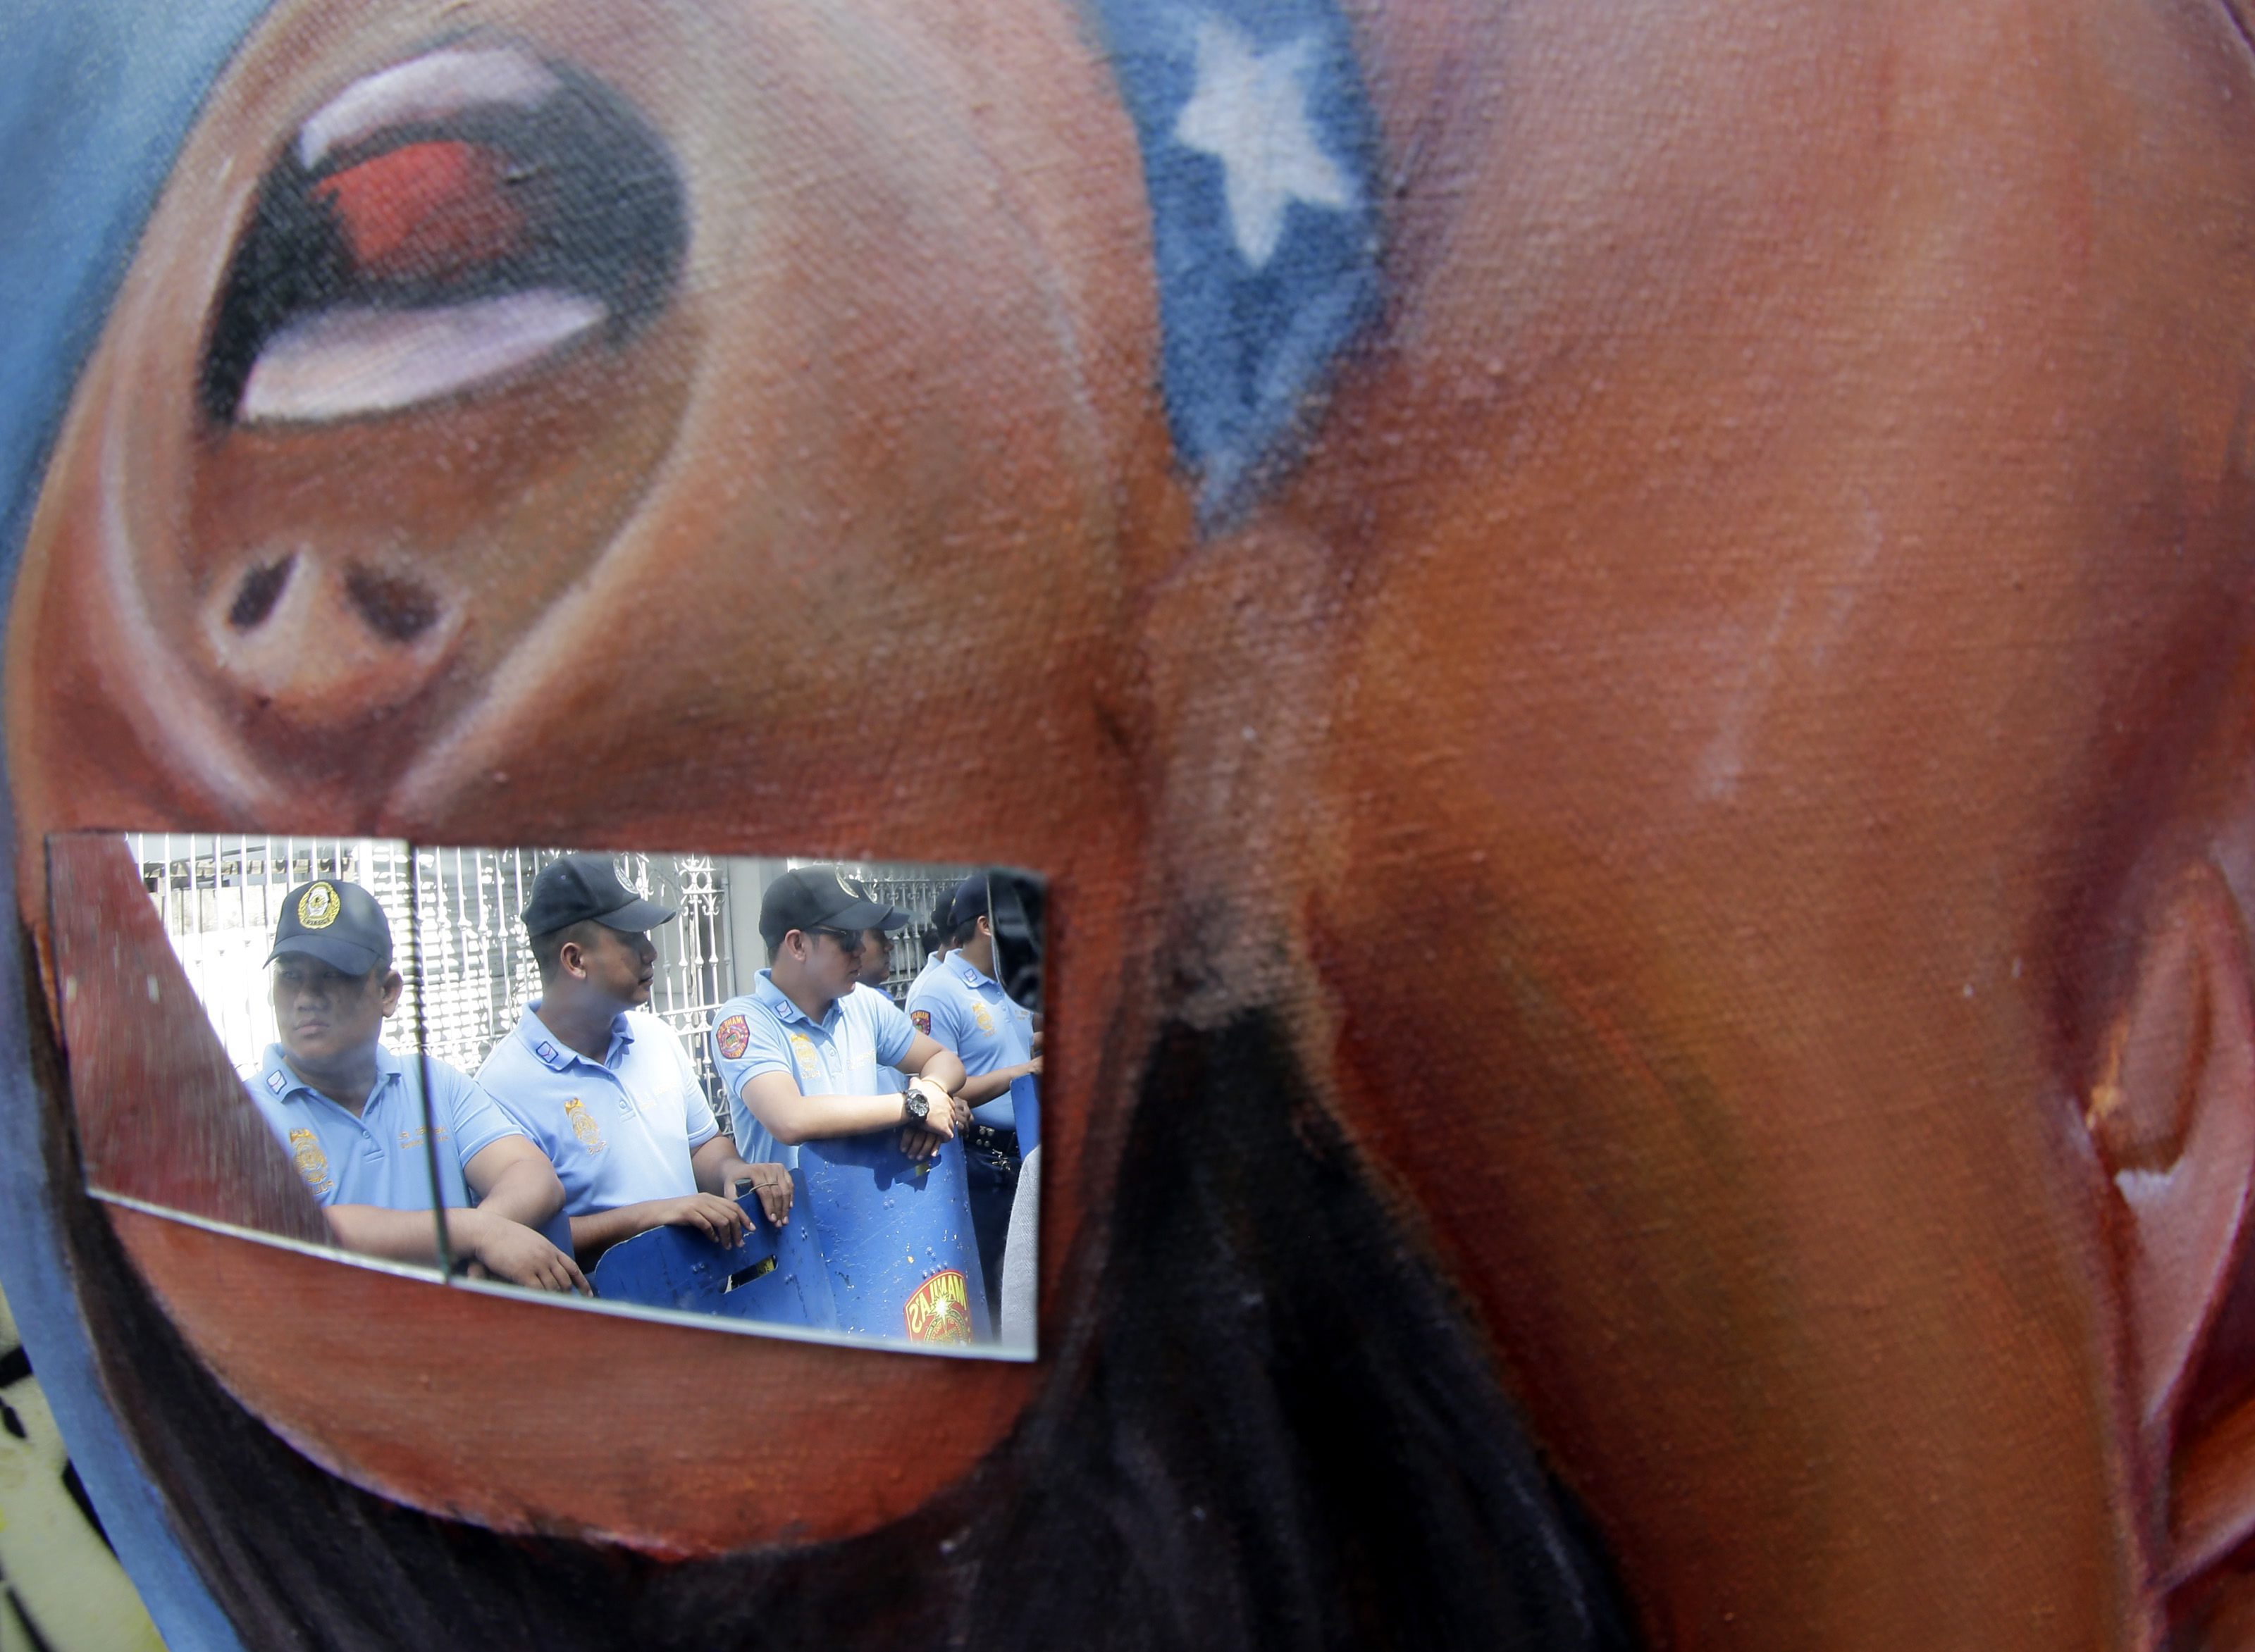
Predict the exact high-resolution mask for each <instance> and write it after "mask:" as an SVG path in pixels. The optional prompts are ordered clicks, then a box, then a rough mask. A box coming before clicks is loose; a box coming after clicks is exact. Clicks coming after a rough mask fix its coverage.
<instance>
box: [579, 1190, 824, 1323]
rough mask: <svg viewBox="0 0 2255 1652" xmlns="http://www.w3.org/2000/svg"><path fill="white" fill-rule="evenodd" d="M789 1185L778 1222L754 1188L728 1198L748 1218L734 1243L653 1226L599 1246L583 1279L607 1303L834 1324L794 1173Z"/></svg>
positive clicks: (736, 1317)
mask: <svg viewBox="0 0 2255 1652" xmlns="http://www.w3.org/2000/svg"><path fill="white" fill-rule="evenodd" d="M792 1184H793V1185H792V1193H791V1219H790V1222H788V1223H786V1224H785V1225H784V1226H783V1228H781V1229H777V1228H776V1227H775V1226H774V1225H773V1224H771V1223H770V1222H769V1221H768V1219H767V1217H766V1215H765V1214H764V1213H762V1211H761V1209H760V1201H759V1198H758V1195H756V1194H744V1195H743V1196H742V1197H741V1198H740V1199H739V1200H737V1201H736V1202H737V1203H738V1204H739V1205H741V1206H742V1207H743V1208H744V1211H745V1212H746V1214H747V1215H749V1216H750V1217H751V1219H752V1231H751V1232H750V1234H749V1235H748V1236H746V1238H745V1240H744V1243H743V1245H742V1246H741V1248H740V1249H737V1250H729V1249H727V1247H726V1246H723V1245H719V1244H715V1243H713V1241H712V1240H710V1239H708V1238H706V1236H704V1235H703V1234H702V1233H700V1232H699V1231H698V1230H697V1229H693V1228H653V1229H650V1232H648V1233H643V1234H636V1236H634V1237H633V1238H631V1239H628V1240H624V1241H622V1242H621V1243H618V1244H615V1245H613V1246H612V1247H611V1248H610V1249H609V1250H607V1251H605V1252H604V1253H603V1256H602V1259H601V1261H599V1262H597V1263H596V1264H595V1271H594V1273H593V1274H592V1275H590V1276H589V1278H588V1283H589V1284H590V1285H594V1287H595V1294H596V1296H598V1297H599V1298H601V1299H603V1300H604V1301H607V1302H631V1303H633V1304H635V1305H636V1306H640V1307H645V1308H675V1309H678V1310H679V1311H681V1312H682V1313H717V1314H720V1315H722V1316H723V1317H725V1318H727V1319H733V1320H762V1321H765V1322H766V1323H768V1324H770V1325H799V1326H804V1327H807V1328H808V1329H810V1330H816V1331H834V1330H836V1329H838V1328H839V1326H838V1310H837V1307H836V1305H835V1304H834V1303H833V1301H832V1298H831V1292H830V1275H829V1271H828V1269H827V1268H826V1267H825V1264H824V1263H823V1260H822V1255H821V1252H820V1250H819V1249H818V1247H817V1245H816V1243H815V1239H814V1225H813V1223H812V1222H810V1221H809V1220H807V1218H806V1216H805V1215H804V1213H805V1211H806V1208H807V1203H808V1201H807V1194H806V1184H805V1183H804V1180H800V1179H799V1178H798V1177H797V1176H796V1175H794V1177H793V1178H792Z"/></svg>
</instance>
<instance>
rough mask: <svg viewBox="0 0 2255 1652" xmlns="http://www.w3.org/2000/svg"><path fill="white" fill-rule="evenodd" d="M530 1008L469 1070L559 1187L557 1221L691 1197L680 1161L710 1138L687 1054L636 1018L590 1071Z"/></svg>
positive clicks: (649, 1018)
mask: <svg viewBox="0 0 2255 1652" xmlns="http://www.w3.org/2000/svg"><path fill="white" fill-rule="evenodd" d="M539 1008H540V1005H538V1004H537V1003H536V1004H535V1005H533V1006H532V1008H531V1009H530V1010H527V1011H526V1012H524V1014H523V1016H522V1017H520V1018H519V1019H518V1020H517V1023H516V1026H515V1027H514V1028H513V1029H511V1030H510V1033H509V1036H508V1037H507V1038H505V1039H503V1040H502V1041H501V1042H500V1043H498V1044H496V1045H495V1046H494V1048H493V1054H490V1055H488V1056H487V1057H486V1061H485V1065H484V1066H483V1067H481V1068H478V1082H479V1083H481V1084H482V1085H484V1086H485V1088H486V1089H487V1090H488V1092H489V1093H490V1094H491V1095H492V1096H493V1098H494V1100H495V1101H496V1102H498V1103H500V1104H501V1109H502V1111H503V1112H505V1113H507V1114H508V1115H509V1117H511V1118H513V1119H515V1120H516V1122H517V1123H518V1124H520V1125H522V1126H523V1130H524V1133H525V1134H526V1135H528V1136H530V1137H531V1138H532V1139H533V1142H534V1143H535V1145H537V1146H538V1147H539V1149H540V1151H541V1152H544V1153H546V1154H547V1155H548V1158H549V1162H550V1163H551V1164H553V1165H554V1166H556V1175H557V1179H558V1180H560V1181H561V1182H562V1183H563V1184H564V1214H565V1215H567V1216H586V1215H593V1214H594V1212H596V1211H598V1210H614V1209H616V1208H618V1207H619V1206H621V1205H634V1204H640V1203H641V1202H642V1201H643V1200H646V1199H678V1198H680V1197H681V1196H682V1195H684V1194H693V1193H695V1192H696V1191H697V1173H696V1172H695V1171H693V1170H692V1169H691V1168H690V1166H689V1156H690V1154H692V1153H693V1152H696V1151H697V1150H698V1149H699V1147H702V1146H703V1145H705V1144H706V1142H709V1141H711V1140H712V1139H713V1137H715V1136H717V1135H719V1134H720V1125H719V1124H716V1123H715V1122H714V1121H713V1110H712V1108H711V1107H710V1106H709V1105H707V1104H706V1100H705V1087H704V1086H703V1085H702V1084H701V1083H699V1082H698V1078H697V1069H696V1068H694V1067H693V1066H692V1065H691V1064H690V1061H689V1052H688V1051H686V1050H685V1049H683V1048H682V1047H681V1040H679V1039H678V1038H677V1037H675V1036H674V1032H673V1029H672V1028H671V1027H670V1026H666V1024H665V1023H664V1021H661V1020H660V1019H658V1018H657V1017H656V1016H654V1015H651V1014H650V1013H649V1012H646V1011H642V1010H629V1011H626V1012H623V1013H622V1014H621V1015H620V1016H619V1017H618V1018H617V1019H615V1020H614V1021H613V1022H612V1023H611V1045H610V1048H609V1049H608V1050H607V1051H606V1052H605V1053H604V1055H603V1059H602V1060H601V1061H599V1062H598V1061H589V1060H588V1059H587V1057H586V1056H584V1055H582V1054H580V1052H579V1051H577V1050H575V1049H573V1048H572V1047H570V1046H568V1045H566V1044H565V1043H564V1042H563V1041H562V1040H559V1039H558V1038H557V1037H556V1035H555V1034H554V1033H551V1032H550V1031H549V1030H548V1029H547V1027H546V1026H544V1025H543V1024H542V1022H541V1019H540V1017H539V1015H538V1014H537V1012H538V1010H539Z"/></svg>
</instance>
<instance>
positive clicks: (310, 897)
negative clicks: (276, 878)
mask: <svg viewBox="0 0 2255 1652" xmlns="http://www.w3.org/2000/svg"><path fill="white" fill-rule="evenodd" d="M344 905H345V903H344V902H343V901H342V900H339V899H338V898H337V892H336V886H334V885H333V884H315V885H314V886H313V887H312V888H311V889H308V890H307V891H306V893H304V894H302V895H300V896H299V897H298V923H299V927H300V928H306V929H326V928H328V927H329V926H330V925H331V924H333V923H334V922H335V921H337V914H339V913H340V912H341V911H343V910H344Z"/></svg>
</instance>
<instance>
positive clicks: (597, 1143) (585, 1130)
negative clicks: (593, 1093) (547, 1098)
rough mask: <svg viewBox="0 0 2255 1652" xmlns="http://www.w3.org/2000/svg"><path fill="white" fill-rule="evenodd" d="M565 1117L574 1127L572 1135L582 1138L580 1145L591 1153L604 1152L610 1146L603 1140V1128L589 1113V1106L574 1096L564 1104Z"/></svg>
mask: <svg viewBox="0 0 2255 1652" xmlns="http://www.w3.org/2000/svg"><path fill="white" fill-rule="evenodd" d="M564 1117H565V1119H566V1121H567V1122H568V1123H569V1124H571V1126H572V1133H573V1135H574V1136H577V1137H578V1138H580V1146H582V1147H584V1148H586V1149H587V1151H588V1152H591V1153H600V1152H604V1151H605V1150H606V1149H607V1148H608V1146H609V1144H608V1142H606V1141H604V1139H603V1127H602V1126H601V1124H597V1123H595V1121H594V1118H593V1117H590V1116H589V1114H588V1112H587V1103H585V1102H583V1101H581V1100H580V1098H579V1097H578V1096H573V1098H572V1099H571V1100H570V1101H568V1102H566V1103H564Z"/></svg>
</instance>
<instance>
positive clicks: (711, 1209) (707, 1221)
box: [664, 1194, 752, 1249]
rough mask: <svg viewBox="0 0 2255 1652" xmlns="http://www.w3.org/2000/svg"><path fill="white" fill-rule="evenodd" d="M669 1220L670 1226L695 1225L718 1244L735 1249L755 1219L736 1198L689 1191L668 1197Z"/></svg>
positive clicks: (666, 1215) (685, 1226) (666, 1222)
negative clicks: (688, 1192) (682, 1195)
mask: <svg viewBox="0 0 2255 1652" xmlns="http://www.w3.org/2000/svg"><path fill="white" fill-rule="evenodd" d="M664 1211H665V1222H664V1225H665V1226H667V1227H669V1228H694V1229H698V1230H699V1232H700V1233H702V1234H703V1235H704V1236H706V1238H707V1239H710V1240H712V1241H713V1243H715V1244H722V1245H727V1246H728V1247H730V1248H731V1249H734V1248H735V1247H736V1246H739V1245H741V1244H742V1243H744V1236H745V1235H746V1234H748V1233H749V1232H750V1231H751V1230H752V1219H751V1218H750V1217H749V1216H748V1215H745V1214H744V1208H743V1207H742V1206H741V1205H740V1204H738V1203H737V1202H736V1201H734V1200H733V1199H723V1198H721V1197H720V1194H687V1195H685V1196H684V1197H682V1198H679V1199H669V1200H667V1201H664Z"/></svg>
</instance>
